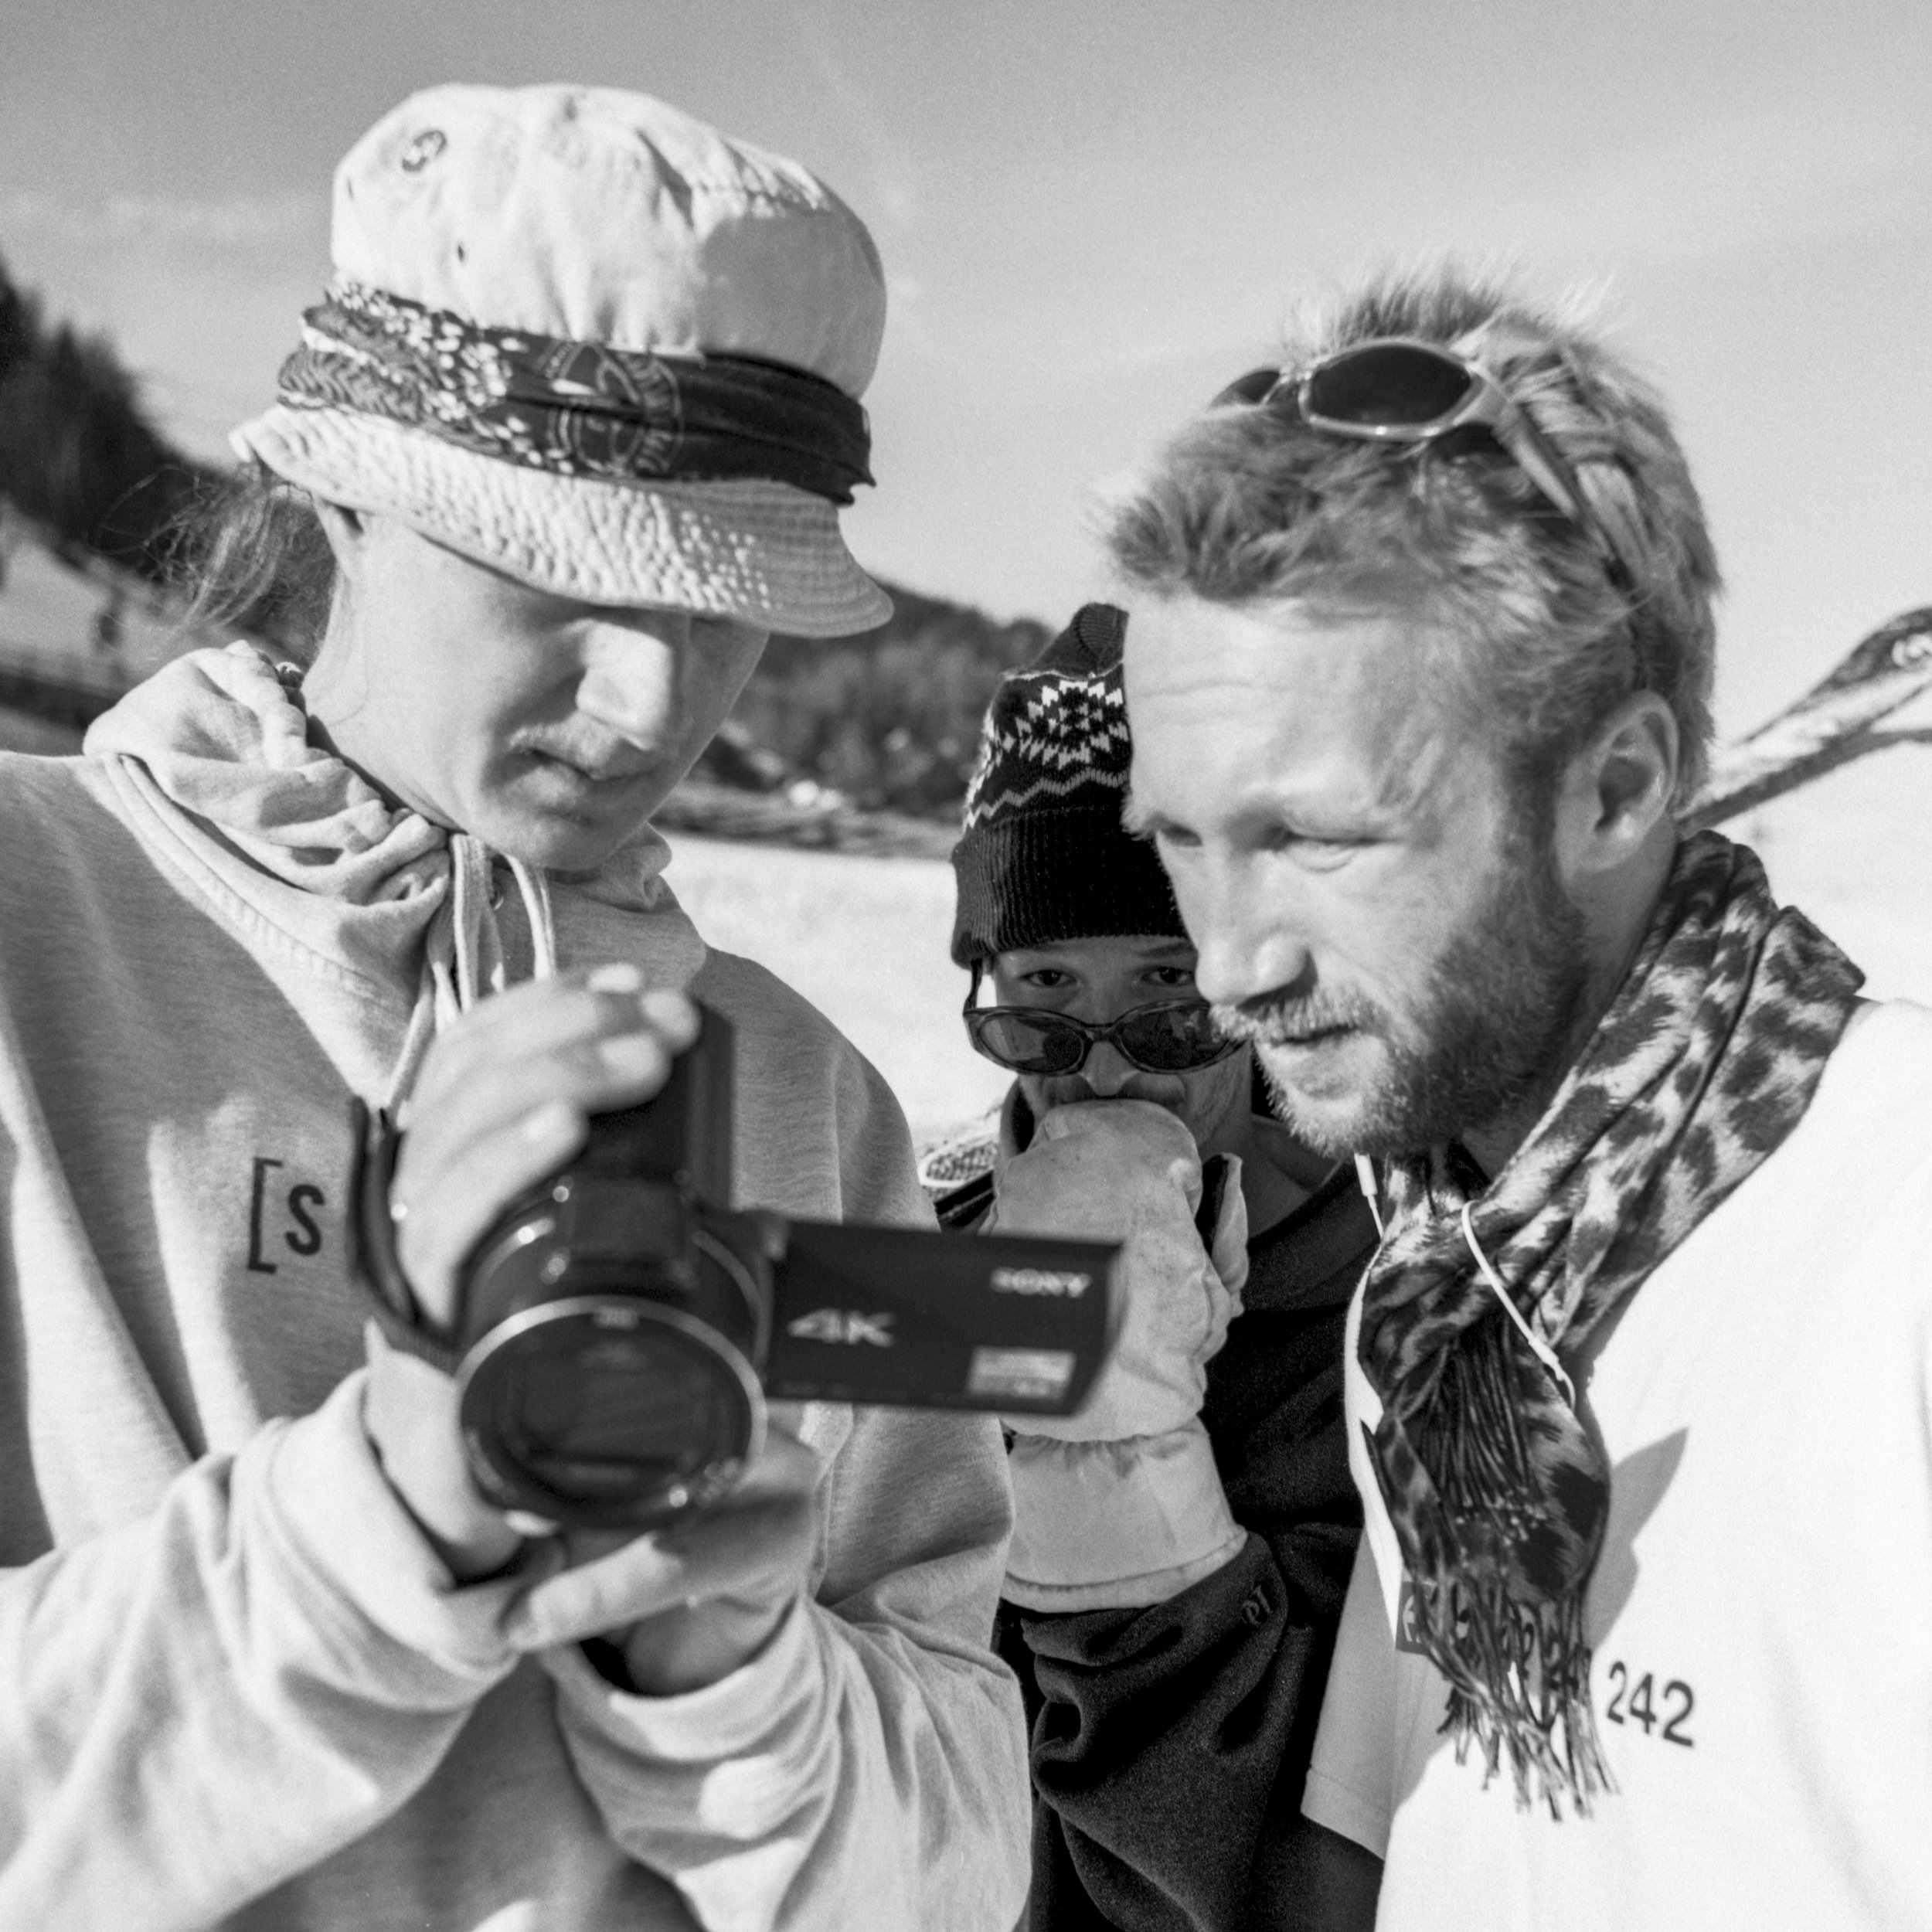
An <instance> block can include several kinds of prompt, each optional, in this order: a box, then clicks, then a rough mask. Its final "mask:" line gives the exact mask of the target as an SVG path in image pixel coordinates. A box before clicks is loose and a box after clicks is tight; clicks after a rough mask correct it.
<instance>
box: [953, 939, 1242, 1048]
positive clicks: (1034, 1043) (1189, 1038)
mask: <svg viewBox="0 0 1932 1932" xmlns="http://www.w3.org/2000/svg"><path fill="white" fill-rule="evenodd" d="M984 964H985V963H984V961H979V960H975V961H974V962H973V983H972V985H971V988H970V989H969V990H968V992H967V995H966V1004H965V1006H964V1008H963V1009H961V1010H962V1013H963V1016H964V1019H965V1022H966V1033H967V1037H968V1039H971V1042H972V1043H973V1049H974V1051H975V1053H981V1054H984V1055H985V1057H986V1058H987V1059H988V1060H992V1061H993V1062H994V1063H995V1064H997V1065H998V1066H1004V1067H1006V1068H1008V1069H1009V1070H1011V1071H1012V1072H1013V1073H1040V1074H1047V1075H1053V1074H1065V1073H1078V1072H1079V1071H1080V1069H1081V1068H1082V1067H1083V1066H1085V1065H1086V1064H1087V1055H1088V1054H1089V1053H1091V1052H1092V1051H1093V1050H1094V1047H1095V1046H1096V1045H1097V1044H1098V1043H1099V1042H1100V1041H1102V1040H1105V1041H1106V1042H1107V1044H1108V1045H1109V1046H1111V1047H1112V1048H1113V1049H1114V1052H1115V1053H1118V1054H1119V1055H1120V1056H1121V1059H1122V1060H1125V1061H1126V1062H1127V1063H1128V1065H1129V1066H1136V1067H1138V1068H1139V1069H1140V1070H1141V1072H1142V1073H1193V1072H1194V1071H1196V1070H1197V1069H1198V1068H1200V1067H1203V1066H1213V1064H1214V1063H1215V1062H1216V1060H1226V1058H1227V1056H1229V1054H1230V1053H1234V1052H1236V1050H1237V1049H1239V1048H1240V1045H1241V1042H1240V1041H1239V1040H1236V1039H1223V1037H1222V1036H1221V1035H1220V1033H1219V1032H1217V1031H1216V1028H1215V1025H1214V1018H1213V1013H1212V1012H1211V1011H1210V1010H1209V1006H1208V1004H1207V1002H1206V1001H1205V1000H1202V999H1167V1000H1156V1001H1154V1002H1151V1003H1150V1004H1149V1005H1145V1006H1136V1007H1135V1008H1134V1009H1133V1010H1132V1011H1131V1012H1125V1013H1123V1014H1121V1016H1120V1018H1119V1019H1114V1020H1109V1021H1107V1022H1106V1023H1105V1024H1104V1025H1096V1024H1095V1023H1094V1022H1092V1021H1090V1020H1084V1019H1075V1018H1074V1017H1073V1015H1072V1014H1071V1013H1056V1012H1051V1011H1050V1010H1049V1009H1047V1008H1046V1007H1043V1006H981V1005H977V1004H976V1003H975V1002H977V1001H978V998H979V983H980V979H981V975H982V972H983V971H984Z"/></svg>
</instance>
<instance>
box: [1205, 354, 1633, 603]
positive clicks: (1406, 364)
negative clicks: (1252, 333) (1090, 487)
mask: <svg viewBox="0 0 1932 1932" xmlns="http://www.w3.org/2000/svg"><path fill="white" fill-rule="evenodd" d="M1233 403H1247V404H1250V405H1252V406H1254V407H1256V408H1257V409H1270V410H1275V411H1277V413H1281V414H1287V413H1290V412H1291V411H1292V412H1293V413H1295V414H1296V415H1298V416H1299V417H1300V418H1301V420H1302V421H1303V422H1304V423H1307V424H1308V427H1310V428H1311V429H1317V430H1323V431H1325V433H1326V434H1329V435H1331V436H1345V437H1355V438H1357V439H1359V440H1362V441H1365V442H1372V443H1396V444H1427V443H1434V442H1437V441H1438V440H1440V439H1441V438H1442V437H1445V436H1448V435H1451V434H1454V432H1455V431H1456V430H1462V429H1483V430H1488V433H1489V435H1490V437H1491V439H1492V440H1493V441H1494V442H1495V444H1496V445H1497V447H1498V448H1499V449H1501V450H1502V451H1503V453H1504V454H1505V455H1506V456H1508V457H1509V458H1510V459H1511V460H1512V461H1513V462H1514V463H1515V465H1516V468H1518V469H1519V470H1520V471H1522V474H1524V475H1525V476H1526V477H1527V478H1529V481H1530V482H1532V484H1534V485H1536V488H1537V490H1538V491H1539V492H1540V493H1541V495H1542V496H1543V499H1544V501H1545V502H1547V503H1549V505H1550V506H1551V507H1552V508H1553V509H1556V510H1558V511H1560V512H1561V513H1562V514H1563V516H1564V517H1565V518H1566V519H1568V521H1569V522H1570V524H1571V525H1572V526H1573V527H1574V528H1575V529H1578V530H1580V531H1581V532H1583V535H1584V536H1586V537H1587V538H1588V539H1589V540H1590V543H1591V544H1592V545H1593V546H1594V547H1595V549H1597V553H1599V555H1600V556H1601V557H1602V559H1603V560H1604V565H1605V566H1606V567H1607V570H1609V572H1610V574H1611V579H1612V580H1613V581H1614V583H1616V584H1617V587H1618V588H1619V589H1620V590H1628V589H1629V588H1630V586H1631V572H1630V566H1629V564H1628V563H1627V562H1626V561H1625V560H1626V558H1627V556H1629V555H1630V554H1631V552H1630V550H1629V549H1628V546H1627V545H1624V544H1619V543H1617V541H1616V539H1615V538H1614V537H1613V536H1612V535H1611V532H1610V529H1609V528H1608V526H1607V525H1606V524H1605V522H1604V519H1603V518H1602V517H1601V516H1600V515H1599V514H1598V513H1597V511H1596V509H1594V508H1593V507H1592V505H1591V504H1590V499H1589V498H1587V497H1586V496H1585V495H1583V486H1582V485H1581V484H1580V482H1579V481H1577V473H1576V471H1574V470H1573V469H1572V468H1570V464H1568V463H1567V462H1566V461H1564V459H1563V456H1562V454H1560V452H1559V451H1558V450H1557V449H1556V446H1555V444H1553V443H1552V442H1551V441H1550V440H1549V438H1548V437H1546V436H1545V435H1544V434H1543V431H1542V430H1539V429H1538V428H1537V427H1536V424H1535V423H1533V422H1532V421H1531V420H1530V419H1529V414H1528V413H1527V412H1526V410H1524V409H1523V408H1522V406H1520V405H1519V404H1518V403H1515V402H1513V401H1512V400H1511V398H1510V396H1509V392H1508V391H1507V390H1505V389H1504V387H1503V386H1502V383H1499V382H1498V381H1497V380H1496V379H1495V376H1492V375H1491V374H1490V372H1489V371H1488V369H1485V368H1484V367H1483V366H1482V365H1481V363H1480V362H1471V360H1470V359H1468V357H1467V356H1464V355H1458V354H1456V352H1454V350H1453V349H1444V348H1443V347H1442V346H1441V345H1440V344H1438V343H1435V342H1420V341H1418V340H1417V339H1416V338H1413V337H1410V336H1406V335H1385V336H1379V337H1377V338H1376V339H1375V340H1373V341H1372V342H1356V343H1354V344H1352V345H1350V346H1349V348H1347V349H1337V350H1335V352H1334V353H1333V354H1332V355H1325V356H1323V357H1321V359H1320V360H1319V361H1318V362H1311V363H1310V364H1309V366H1308V367H1307V368H1306V369H1281V368H1264V369H1250V371H1249V372H1247V375H1245V376H1241V377H1240V378H1238V379H1236V380H1235V381H1234V382H1232V383H1230V384H1229V385H1228V386H1227V387H1226V389H1223V390H1222V391H1221V393H1219V395H1218V396H1216V397H1215V399H1214V400H1213V403H1212V404H1210V405H1209V406H1210V407H1212V408H1215V409H1222V408H1226V406H1229V405H1230V404H1233Z"/></svg>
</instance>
